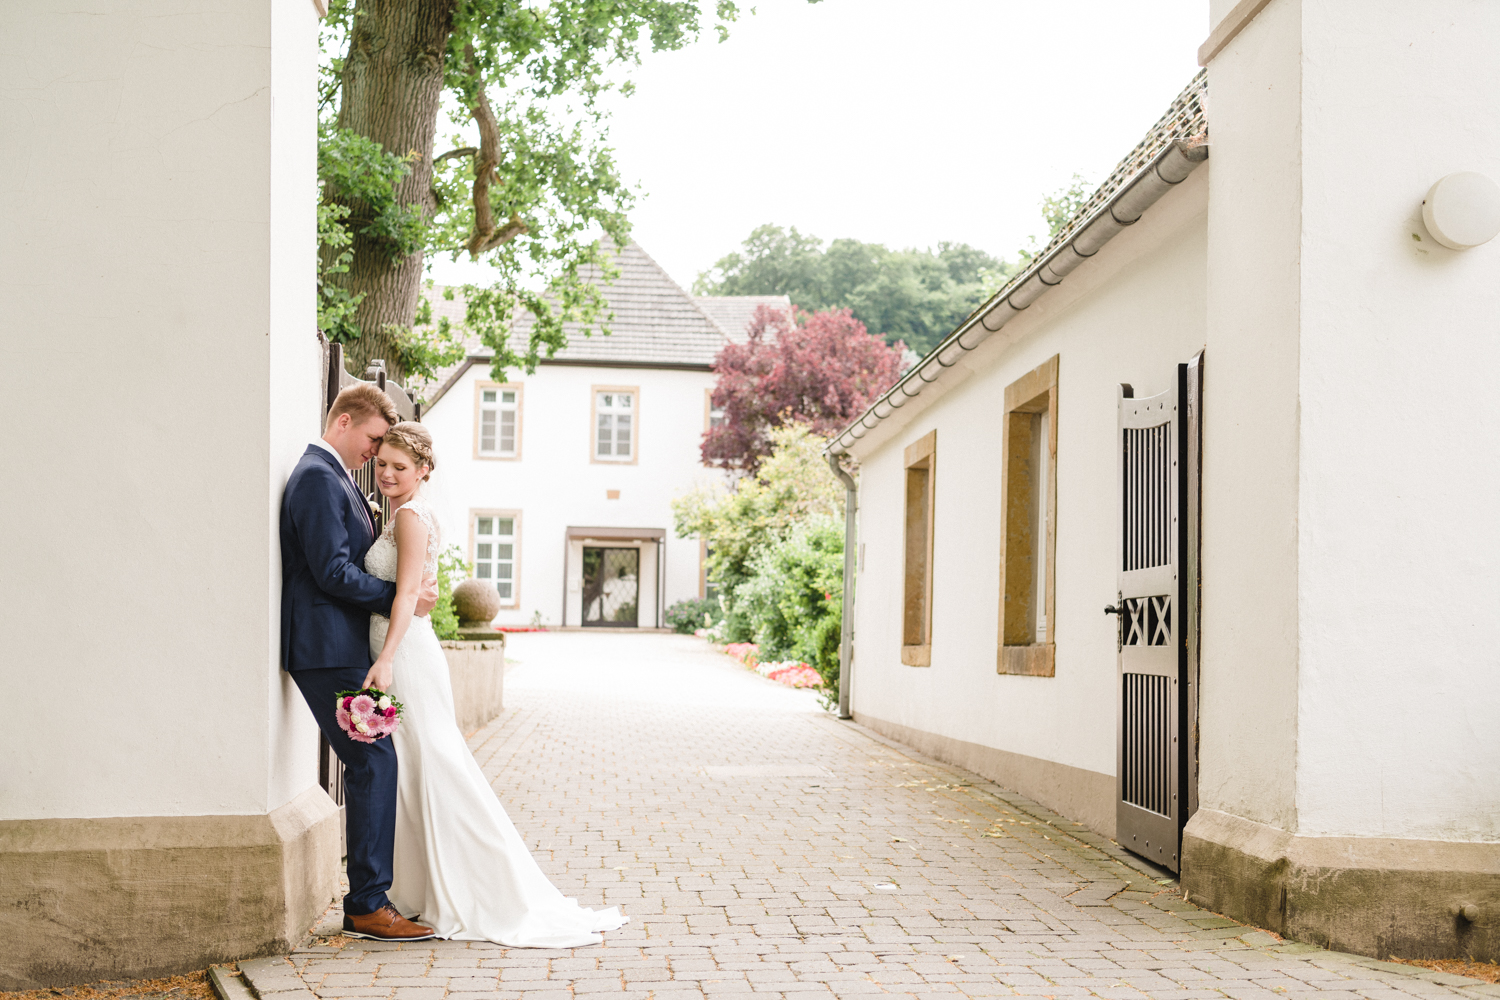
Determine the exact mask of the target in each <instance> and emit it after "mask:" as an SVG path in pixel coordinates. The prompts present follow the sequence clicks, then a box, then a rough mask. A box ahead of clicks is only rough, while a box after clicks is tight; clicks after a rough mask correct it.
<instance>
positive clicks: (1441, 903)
mask: <svg viewBox="0 0 1500 1000" xmlns="http://www.w3.org/2000/svg"><path fill="white" fill-rule="evenodd" d="M1182 886H1183V888H1184V889H1185V890H1187V892H1188V893H1189V895H1191V896H1192V899H1193V902H1195V903H1197V904H1198V905H1199V906H1203V907H1207V908H1208V909H1210V910H1213V911H1215V912H1217V913H1222V914H1224V915H1225V916H1228V917H1233V918H1234V919H1235V920H1243V921H1245V922H1247V923H1252V924H1255V925H1256V926H1259V927H1265V928H1269V929H1270V930H1273V931H1275V932H1276V933H1278V934H1280V935H1281V936H1283V937H1286V938H1291V939H1292V940H1293V941H1305V942H1309V943H1311V944H1315V945H1318V946H1319V947H1323V948H1331V949H1333V950H1334V951H1348V952H1353V953H1355V954H1356V955H1369V956H1370V957H1371V958H1387V957H1389V956H1391V955H1400V956H1401V957H1402V958H1460V959H1462V958H1467V959H1468V960H1469V961H1471V962H1472V961H1479V962H1488V961H1494V960H1495V959H1497V958H1500V920H1497V918H1500V844H1495V843H1470V842H1456V841H1440V840H1404V839H1401V838H1397V837H1300V836H1297V835H1295V834H1291V833H1287V832H1286V831H1284V830H1279V829H1277V828H1275V827H1272V826H1266V825H1265V824H1263V823H1255V822H1252V821H1250V820H1248V819H1244V818H1242V817H1239V816H1231V815H1229V814H1228V813H1222V812H1217V811H1215V810H1213V809H1200V810H1198V812H1197V813H1196V814H1195V815H1194V816H1193V818H1192V819H1191V820H1189V821H1188V825H1187V829H1186V830H1184V831H1183V837H1182Z"/></svg>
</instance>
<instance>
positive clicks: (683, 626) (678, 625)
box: [666, 597, 724, 635]
mask: <svg viewBox="0 0 1500 1000" xmlns="http://www.w3.org/2000/svg"><path fill="white" fill-rule="evenodd" d="M705 616H707V617H706V618H705ZM723 618H724V612H723V610H721V609H720V607H719V601H718V598H714V597H690V598H688V599H687V600H685V601H678V602H677V603H676V604H673V605H672V606H671V607H669V608H667V614H666V621H667V627H668V628H670V629H671V630H672V631H674V632H680V633H682V634H683V635H692V634H693V633H694V632H696V631H698V630H699V629H700V628H707V627H708V626H710V625H713V624H716V623H717V622H720V621H722V620H723Z"/></svg>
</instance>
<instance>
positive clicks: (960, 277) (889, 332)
mask: <svg viewBox="0 0 1500 1000" xmlns="http://www.w3.org/2000/svg"><path fill="white" fill-rule="evenodd" d="M1009 273H1010V269H1009V268H1008V266H1007V265H1006V263H1005V262H1004V261H1002V260H998V259H996V258H994V257H992V256H990V255H989V254H987V253H985V252H984V251H982V250H976V249H975V248H973V247H971V246H968V245H967V244H963V243H941V244H939V245H938V249H937V252H936V253H934V252H932V251H930V250H889V249H887V248H886V247H884V246H882V245H880V244H878V243H861V242H859V241H858V240H849V239H840V240H834V241H833V242H832V243H830V244H829V245H828V246H827V248H826V249H825V248H824V246H823V241H822V240H820V239H818V238H817V237H816V236H807V235H803V234H802V233H800V232H798V231H797V228H796V227H795V226H793V227H792V228H790V229H782V228H781V227H780V226H774V225H765V226H760V227H758V228H756V229H755V231H754V232H752V233H751V234H750V236H749V238H748V239H746V240H745V242H744V244H743V245H742V246H741V248H740V250H738V251H736V252H734V253H731V254H728V255H726V256H724V257H722V258H720V259H719V261H718V263H717V264H715V265H714V266H713V268H712V269H711V270H709V271H705V272H703V273H702V274H700V275H699V276H698V280H697V281H696V282H695V283H694V285H693V291H694V293H695V294H697V295H786V296H789V297H790V298H791V300H792V302H793V303H794V304H796V305H798V306H800V307H801V308H803V309H806V310H809V311H818V310H827V309H847V310H849V312H850V314H851V315H852V316H853V317H854V318H855V319H857V320H859V321H860V322H862V323H863V324H864V325H865V326H866V327H867V328H868V329H870V330H872V331H876V332H877V333H878V334H879V335H880V336H881V337H882V338H883V339H885V340H886V341H887V342H889V343H895V342H896V341H902V342H904V343H905V344H906V345H907V346H909V347H911V348H912V349H913V350H916V351H917V352H919V353H925V352H926V351H927V350H929V349H930V348H932V347H933V346H934V345H935V344H936V343H937V342H938V341H939V340H941V339H942V338H943V336H944V335H946V334H947V333H948V332H949V331H951V330H952V329H953V327H954V326H956V325H958V323H960V322H961V321H962V320H963V318H964V317H965V316H967V315H968V314H969V313H970V312H972V311H973V309H974V307H975V306H977V305H978V304H979V303H981V302H983V301H984V300H985V298H986V297H987V296H989V295H990V293H992V292H993V291H994V290H995V289H996V288H998V287H999V286H1000V284H1001V283H1002V282H1003V281H1004V280H1005V277H1006V276H1007V275H1008V274H1009Z"/></svg>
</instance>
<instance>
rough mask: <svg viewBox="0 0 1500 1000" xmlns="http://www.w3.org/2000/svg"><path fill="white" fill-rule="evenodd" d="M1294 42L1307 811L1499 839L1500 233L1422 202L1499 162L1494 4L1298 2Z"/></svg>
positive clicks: (1313, 826) (1333, 828)
mask: <svg viewBox="0 0 1500 1000" xmlns="http://www.w3.org/2000/svg"><path fill="white" fill-rule="evenodd" d="M1285 2H1288V0H1276V3H1275V4H1273V7H1274V6H1276V4H1279V3H1285ZM1300 48H1301V53H1302V73H1301V77H1302V82H1301V108H1302V130H1301V134H1302V142H1303V146H1302V172H1301V179H1302V191H1303V198H1302V234H1301V242H1300V258H1301V285H1302V295H1301V313H1302V314H1301V334H1302V336H1301V345H1302V350H1301V371H1300V376H1301V378H1300V381H1301V400H1302V407H1301V419H1300V427H1301V438H1302V447H1301V482H1302V491H1301V504H1300V507H1299V509H1298V511H1297V518H1298V523H1299V525H1300V532H1299V534H1300V538H1299V559H1298V579H1299V593H1300V617H1301V623H1302V627H1301V630H1300V644H1301V671H1300V683H1299V685H1298V728H1299V733H1300V742H1299V746H1298V757H1297V812H1298V826H1299V830H1300V832H1302V833H1306V834H1310V835H1323V834H1360V835H1379V836H1395V837H1427V838H1435V839H1460V840H1474V839H1488V840H1493V839H1497V838H1500V645H1497V643H1496V640H1495V629H1494V624H1495V622H1496V620H1497V612H1496V608H1497V607H1500V519H1497V517H1496V514H1495V511H1496V497H1497V496H1500V452H1497V450H1496V448H1495V440H1496V437H1497V432H1500V401H1497V396H1496V379H1495V373H1496V372H1497V371H1500V337H1497V333H1500V243H1495V242H1492V243H1490V244H1488V245H1485V246H1482V247H1479V248H1477V249H1474V250H1468V251H1453V250H1447V249H1445V248H1443V247H1442V246H1440V245H1438V244H1437V243H1436V241H1434V240H1432V239H1431V238H1430V237H1429V236H1428V235H1427V233H1426V230H1425V229H1423V227H1422V223H1421V214H1420V205H1421V201H1422V198H1423V197H1424V196H1425V195H1426V193H1427V189H1428V188H1429V187H1430V186H1431V184H1432V183H1433V182H1434V181H1436V180H1437V179H1438V178H1440V177H1443V176H1444V175H1446V174H1449V173H1452V172H1454V171H1458V170H1478V171H1481V172H1483V173H1485V174H1488V175H1489V176H1490V177H1491V178H1493V179H1496V180H1497V181H1500V112H1497V105H1496V95H1500V57H1497V53H1500V5H1497V4H1494V3H1483V2H1474V0H1431V2H1427V3H1421V4H1411V3H1402V2H1400V0H1317V2H1312V0H1307V2H1304V3H1303V4H1302V35H1301V45H1300ZM1413 234H1416V235H1417V236H1420V237H1421V240H1420V242H1419V241H1418V240H1416V239H1413Z"/></svg>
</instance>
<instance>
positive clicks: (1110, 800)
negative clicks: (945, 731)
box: [854, 712, 1115, 840]
mask: <svg viewBox="0 0 1500 1000" xmlns="http://www.w3.org/2000/svg"><path fill="white" fill-rule="evenodd" d="M854 721H855V722H858V723H859V724H860V725H862V726H869V727H870V728H871V729H873V730H875V731H876V732H877V733H880V734H881V735H882V736H888V737H890V738H891V739H893V740H896V741H897V742H898V743H905V744H906V745H907V746H909V747H913V748H914V749H916V750H919V751H921V752H922V753H924V754H926V755H927V756H929V757H936V758H937V759H938V760H941V761H944V762H946V763H949V764H956V765H958V766H959V767H961V768H963V769H965V770H967V771H973V772H974V773H975V774H978V775H981V776H983V777H986V778H988V779H990V780H991V781H993V782H995V784H997V785H1004V786H1005V787H1006V788H1009V789H1012V790H1013V791H1017V792H1020V793H1021V794H1022V795H1024V796H1026V797H1027V798H1028V799H1031V800H1032V801H1034V802H1038V803H1040V804H1042V805H1044V806H1046V807H1047V808H1048V809H1051V810H1052V811H1053V812H1056V813H1059V814H1060V815H1063V816H1067V817H1068V818H1069V819H1073V820H1077V821H1078V822H1080V823H1082V824H1084V825H1085V826H1087V827H1088V828H1089V829H1091V830H1093V831H1094V832H1096V833H1100V834H1103V835H1104V836H1106V837H1108V838H1109V839H1111V840H1113V839H1114V837H1115V778H1114V775H1112V774H1100V773H1099V772H1097V771H1086V770H1084V769H1083V768H1081V767H1072V766H1070V765H1068V764H1059V763H1057V762H1056V761H1051V760H1043V759H1042V758H1040V757H1028V756H1026V755H1025V754H1019V753H1011V752H1010V751H1009V750H997V749H995V748H994V747H987V746H983V745H981V744H978V743H969V742H967V741H965V740H957V739H954V738H953V737H951V736H940V735H938V734H937V733H929V732H926V731H925V730H921V729H912V728H910V727H909V726H903V725H899V724H898V723H895V722H886V721H885V720H884V719H877V718H875V717H873V716H870V715H866V714H864V713H863V712H855V713H854Z"/></svg>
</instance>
